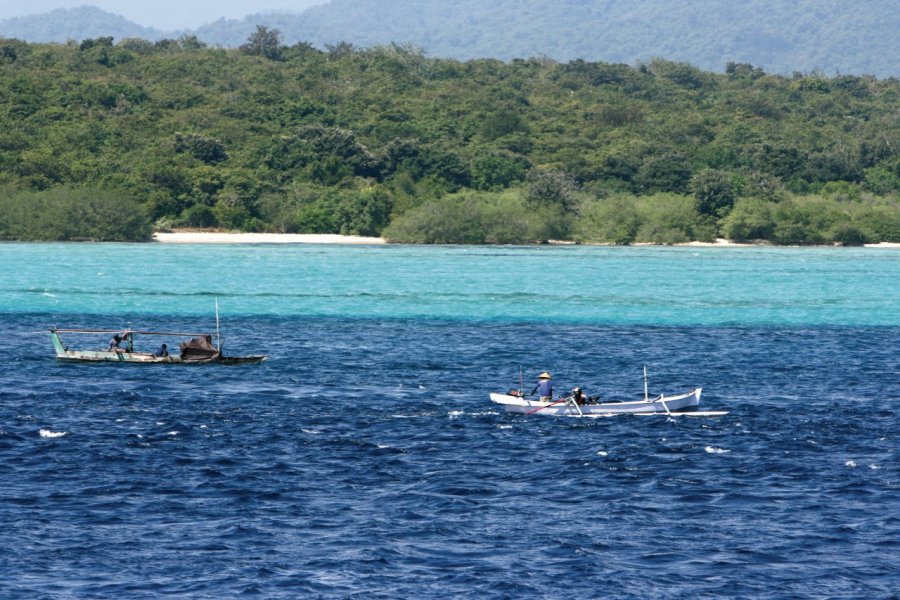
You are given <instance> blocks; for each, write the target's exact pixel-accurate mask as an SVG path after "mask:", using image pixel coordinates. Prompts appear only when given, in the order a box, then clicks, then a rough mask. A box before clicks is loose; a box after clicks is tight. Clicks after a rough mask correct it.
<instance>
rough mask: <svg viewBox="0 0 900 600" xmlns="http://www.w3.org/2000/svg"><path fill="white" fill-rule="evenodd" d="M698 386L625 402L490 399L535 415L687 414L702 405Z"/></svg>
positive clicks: (494, 396) (504, 396)
mask: <svg viewBox="0 0 900 600" xmlns="http://www.w3.org/2000/svg"><path fill="white" fill-rule="evenodd" d="M701 391H702V388H697V389H695V390H693V391H691V392H688V393H686V394H679V395H677V396H659V397H657V398H651V399H649V400H635V401H624V402H602V403H600V404H583V405H579V406H577V407H576V406H575V405H574V404H573V403H571V402H568V403H566V402H560V403H559V404H552V403H548V402H540V401H539V400H530V399H528V398H522V397H521V396H510V395H508V394H491V401H493V402H494V403H496V404H500V405H501V406H503V407H504V408H505V409H506V412H509V413H517V414H534V415H543V416H546V417H581V416H584V417H599V416H609V415H620V414H642V415H646V414H655V413H663V414H668V413H670V412H671V413H687V412H693V411H696V410H697V408H698V407H699V406H700V393H701Z"/></svg>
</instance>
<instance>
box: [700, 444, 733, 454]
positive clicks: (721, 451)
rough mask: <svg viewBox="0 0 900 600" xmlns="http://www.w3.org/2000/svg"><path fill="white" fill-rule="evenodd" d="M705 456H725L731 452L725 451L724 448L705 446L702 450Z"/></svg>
mask: <svg viewBox="0 0 900 600" xmlns="http://www.w3.org/2000/svg"><path fill="white" fill-rule="evenodd" d="M704 450H706V453H707V454H727V453H728V452H731V450H726V449H725V448H716V447H715V446H707V447H706V448H704Z"/></svg>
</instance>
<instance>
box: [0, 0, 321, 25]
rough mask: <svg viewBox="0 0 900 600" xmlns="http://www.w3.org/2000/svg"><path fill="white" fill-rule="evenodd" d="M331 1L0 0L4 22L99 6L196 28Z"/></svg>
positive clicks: (144, 20)
mask: <svg viewBox="0 0 900 600" xmlns="http://www.w3.org/2000/svg"><path fill="white" fill-rule="evenodd" d="M327 1H328V0H0V21H2V20H3V19H8V18H10V17H22V16H25V15H34V14H40V13H45V12H49V11H51V10H53V9H56V8H75V7H76V6H86V5H87V6H96V7H98V8H102V9H103V10H105V11H108V12H111V13H115V14H117V15H122V16H123V17H125V18H126V19H128V20H129V21H134V22H135V23H137V24H138V25H144V26H145V27H156V28H157V29H162V30H172V29H185V28H189V27H190V28H193V27H198V26H200V25H203V24H205V23H210V22H212V21H215V20H217V19H219V18H220V17H225V18H228V19H239V18H241V17H245V16H247V15H250V14H255V13H261V12H273V11H282V12H287V11H293V12H301V11H303V10H304V9H306V8H309V7H310V6H313V5H315V4H324V3H325V2H327Z"/></svg>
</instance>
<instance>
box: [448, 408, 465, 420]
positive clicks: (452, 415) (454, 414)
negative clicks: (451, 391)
mask: <svg viewBox="0 0 900 600" xmlns="http://www.w3.org/2000/svg"><path fill="white" fill-rule="evenodd" d="M465 413H466V411H464V410H451V411H450V412H448V413H447V416H449V417H450V418H451V419H455V418H456V417H458V416H460V415H464V414H465Z"/></svg>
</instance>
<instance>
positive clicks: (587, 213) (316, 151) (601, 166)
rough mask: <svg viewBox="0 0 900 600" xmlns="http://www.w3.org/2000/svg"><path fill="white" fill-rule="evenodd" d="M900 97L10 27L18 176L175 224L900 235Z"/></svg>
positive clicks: (651, 66)
mask: <svg viewBox="0 0 900 600" xmlns="http://www.w3.org/2000/svg"><path fill="white" fill-rule="evenodd" d="M898 101H900V82H898V81H897V80H893V79H890V80H884V81H879V80H877V79H875V78H872V77H856V76H848V75H843V76H836V77H823V76H820V75H817V74H812V75H796V76H792V77H783V76H774V75H768V74H766V73H765V72H763V70H761V69H759V68H756V67H753V66H752V65H748V64H742V63H738V64H730V65H729V66H728V69H727V73H725V74H721V75H717V74H712V73H708V72H704V71H701V70H699V69H697V68H695V67H693V66H691V65H689V64H686V63H676V62H667V61H663V60H654V61H651V62H649V63H647V64H645V65H641V66H639V67H629V66H626V65H617V64H606V63H592V62H585V61H580V60H578V61H572V62H569V63H557V62H555V61H551V60H548V59H529V60H513V61H511V62H508V63H503V62H500V61H496V60H476V61H470V62H465V63H463V62H458V61H455V60H442V59H429V58H426V57H424V56H423V54H422V52H421V51H419V50H417V49H415V48H413V47H409V46H397V45H391V46H380V47H376V48H372V49H368V50H357V49H354V48H353V47H352V46H350V45H349V44H338V45H335V46H332V47H330V48H329V49H328V50H327V51H320V50H317V49H315V48H313V47H312V46H310V45H309V44H303V43H300V44H295V45H293V46H285V45H282V44H281V42H280V38H279V36H278V34H277V32H273V31H272V30H269V29H267V28H264V27H261V28H258V29H256V30H255V31H254V33H253V34H252V35H251V36H250V37H249V38H248V39H247V40H245V43H244V44H243V45H242V47H241V48H240V49H235V50H223V49H212V48H207V47H205V45H204V44H203V43H202V42H200V41H199V40H198V39H196V38H194V37H184V38H181V39H180V40H162V41H159V42H155V43H154V42H149V41H144V40H139V39H128V40H123V41H120V42H118V43H115V42H114V40H113V39H112V38H109V37H103V38H95V39H89V40H83V41H82V42H80V43H75V42H72V43H68V44H65V45H49V44H48V45H34V44H27V43H24V42H19V41H15V40H0V185H5V186H8V188H11V189H15V190H18V193H19V194H25V193H26V192H33V193H36V194H38V195H36V196H33V198H40V197H42V196H40V193H43V194H49V193H51V192H53V193H55V190H58V189H64V190H69V191H68V192H65V193H66V194H69V193H71V190H75V189H95V190H96V189H99V190H116V194H117V195H118V196H120V197H123V198H131V199H136V200H137V201H138V202H139V203H140V204H141V205H142V206H143V207H144V209H145V210H146V214H147V215H149V218H151V219H152V221H153V222H155V224H156V226H157V227H161V228H165V227H178V226H183V227H225V228H233V229H243V230H257V231H259V230H270V231H284V232H340V233H348V234H364V235H377V234H381V233H382V232H384V231H385V228H386V227H387V226H388V225H389V224H391V227H390V228H389V229H388V230H387V234H386V235H388V237H391V238H392V239H398V240H408V241H427V242H453V241H485V242H509V241H529V240H531V241H538V240H544V239H556V238H563V239H567V238H568V239H579V240H584V241H615V242H632V241H660V242H673V241H681V240H685V239H711V238H713V237H715V236H716V235H723V234H724V235H728V236H731V237H735V238H742V239H743V238H748V239H749V238H757V237H761V238H768V239H773V240H776V241H779V242H786V243H822V242H830V241H838V242H846V243H859V242H860V241H900V238H898V232H897V226H896V222H897V217H896V215H897V213H898V210H900V208H898V200H897V195H898V192H900V116H898V113H897V110H896V107H897V106H898ZM9 194H10V192H7V193H6V194H5V195H9ZM15 197H16V198H27V197H31V196H24V195H15ZM36 205H37V203H36ZM822 215H825V216H822ZM820 216H821V217H822V218H819V217H820ZM792 224H793V225H792ZM136 229H137V230H140V228H139V227H137V228H136ZM13 230H15V231H28V230H16V229H13ZM7 231H10V230H7ZM3 235H4V236H6V237H10V234H9V233H4V234H3ZM20 235H22V236H31V237H47V236H44V235H37V234H27V233H23V234H20ZM13 237H15V236H13ZM69 237H86V238H97V239H108V237H106V236H105V235H97V234H95V233H93V232H87V233H85V234H84V235H75V236H69Z"/></svg>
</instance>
